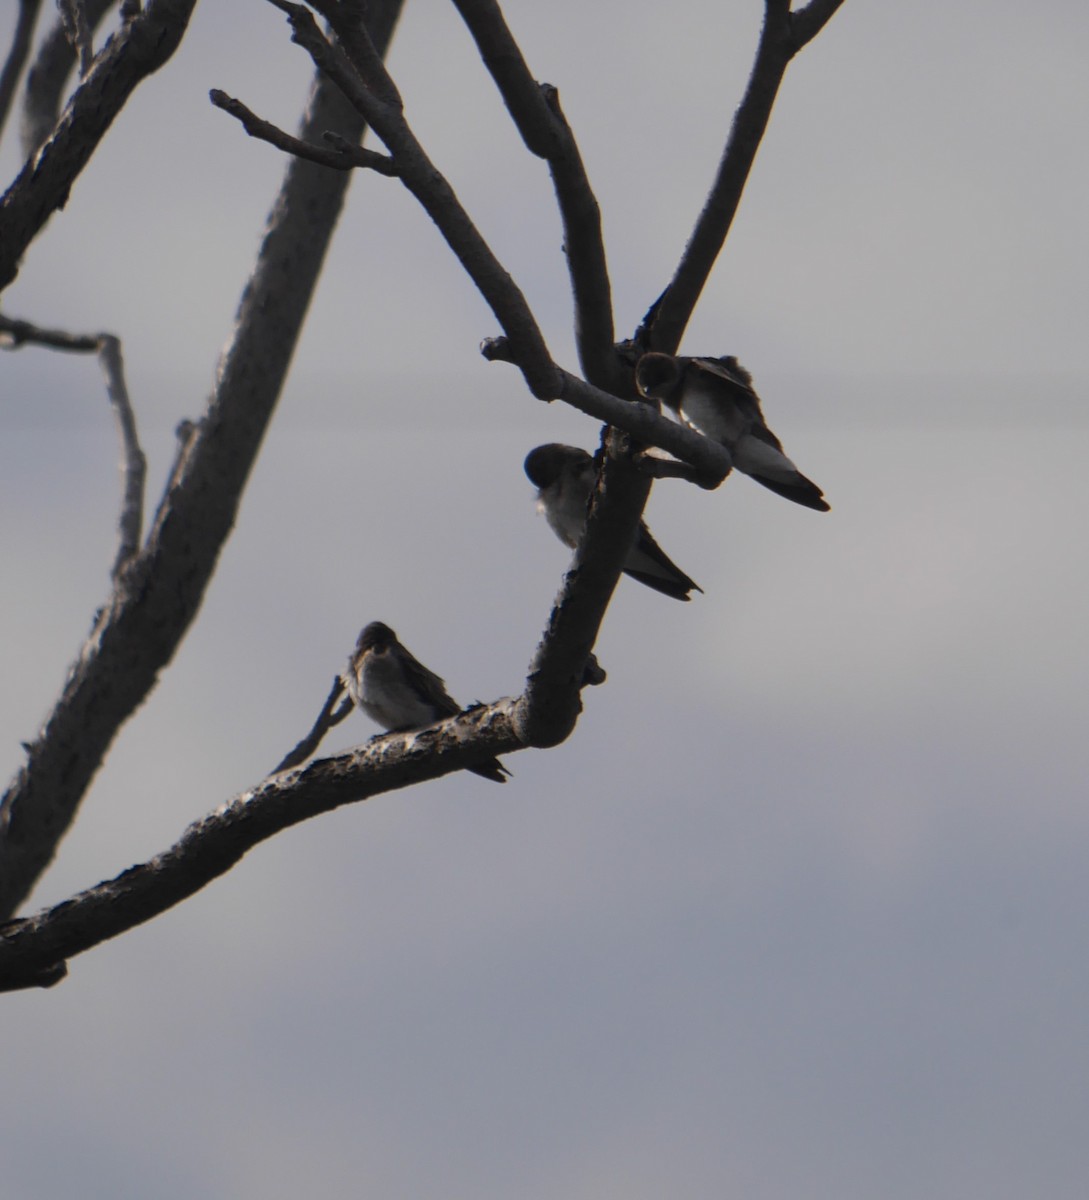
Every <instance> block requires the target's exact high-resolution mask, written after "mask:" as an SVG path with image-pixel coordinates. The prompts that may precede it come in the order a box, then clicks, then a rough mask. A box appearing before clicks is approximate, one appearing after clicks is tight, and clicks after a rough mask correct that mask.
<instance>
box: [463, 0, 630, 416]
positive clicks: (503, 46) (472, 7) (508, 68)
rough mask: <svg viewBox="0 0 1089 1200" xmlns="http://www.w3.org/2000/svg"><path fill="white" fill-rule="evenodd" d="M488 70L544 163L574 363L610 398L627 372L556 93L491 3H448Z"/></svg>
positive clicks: (592, 211)
mask: <svg viewBox="0 0 1089 1200" xmlns="http://www.w3.org/2000/svg"><path fill="white" fill-rule="evenodd" d="M454 3H455V5H456V7H457V10H458V12H459V13H461V17H462V20H463V21H464V22H465V24H466V25H467V26H468V28H469V32H470V33H471V34H472V36H473V40H474V41H475V42H476V45H477V49H478V50H479V52H480V57H481V58H482V59H483V61H484V65H485V66H486V67H487V68H488V70H489V71H490V72H491V76H492V78H493V79H494V80H495V83H496V86H497V87H498V89H499V92H500V95H501V96H502V97H503V102H504V103H505V104H506V106H507V109H508V110H509V112H510V115H511V117H512V119H513V120H514V123H515V125H516V126H517V128H518V132H519V133H520V134H521V135H522V140H523V142H525V145H526V148H527V149H528V150H529V151H530V153H532V154H536V155H537V156H538V157H539V158H543V159H545V160H546V161H547V163H548V166H549V170H550V171H551V173H552V182H553V186H554V187H555V189H556V200H557V203H558V205H559V210H560V217H561V219H562V221H563V229H564V252H565V254H566V256H567V269H568V272H569V274H570V277H571V290H572V293H573V295H574V301H575V335H576V339H577V344H578V352H579V363H580V365H581V366H582V372H583V374H584V375H585V376H586V378H587V379H588V380H589V381H590V383H593V384H595V385H596V386H597V387H600V388H603V389H605V390H606V391H609V392H614V393H616V394H617V395H624V394H625V393H624V389H625V387H626V386H627V387H630V377H628V376H627V375H626V373H625V372H624V370H623V367H622V365H621V364H620V363H619V362H618V360H617V358H616V355H615V354H614V353H613V341H614V332H613V312H612V294H611V290H610V285H609V268H608V265H607V263H606V259H605V244H604V241H603V240H602V235H601V211H600V209H599V208H598V203H597V198H596V197H595V196H594V193H593V190H592V189H591V187H590V181H589V179H588V178H587V176H586V169H585V167H584V166H583V162H582V156H581V155H580V153H579V148H578V144H577V143H576V141H575V137H574V134H573V133H572V131H571V127H570V126H569V125H568V124H567V119H566V118H565V117H564V115H563V111H562V110H561V108H560V98H559V92H558V91H557V90H556V89H555V88H554V87H552V86H551V85H549V84H543V85H539V84H538V83H537V81H536V80H535V79H534V78H533V76H532V74H531V73H530V70H529V67H528V66H527V64H526V61H525V59H524V58H523V56H522V52H521V50H520V49H519V48H518V44H517V42H516V41H515V40H514V37H513V35H512V34H511V32H510V30H509V28H508V27H507V24H506V22H505V21H504V19H503V14H502V12H501V11H500V8H499V5H498V4H497V3H496V2H495V0H454Z"/></svg>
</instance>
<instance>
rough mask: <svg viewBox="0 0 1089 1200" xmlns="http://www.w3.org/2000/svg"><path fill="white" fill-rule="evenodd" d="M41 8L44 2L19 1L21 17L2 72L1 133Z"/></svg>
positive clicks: (28, 52) (37, 0)
mask: <svg viewBox="0 0 1089 1200" xmlns="http://www.w3.org/2000/svg"><path fill="white" fill-rule="evenodd" d="M41 6H42V0H19V16H18V18H17V19H16V22H15V32H14V33H13V34H12V35H11V49H10V50H9V51H8V56H7V58H6V59H5V60H4V69H3V70H2V71H0V133H2V132H3V129H4V126H5V125H6V124H7V120H8V113H10V112H11V101H12V97H13V96H14V95H15V89H16V88H17V87H18V86H19V76H20V75H22V73H23V67H24V66H25V64H26V60H27V56H28V55H29V54H30V43H31V41H32V40H33V38H34V26H35V25H36V24H37V22H38V10H39V9H40V8H41Z"/></svg>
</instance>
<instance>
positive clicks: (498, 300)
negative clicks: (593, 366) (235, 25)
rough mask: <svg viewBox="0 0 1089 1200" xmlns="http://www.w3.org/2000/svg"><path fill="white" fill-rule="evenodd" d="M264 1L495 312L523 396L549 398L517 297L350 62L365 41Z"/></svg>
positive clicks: (541, 353)
mask: <svg viewBox="0 0 1089 1200" xmlns="http://www.w3.org/2000/svg"><path fill="white" fill-rule="evenodd" d="M269 3H270V4H273V5H275V7H276V8H279V9H280V10H281V11H283V12H285V13H287V16H288V21H289V23H290V25H291V29H292V35H291V36H292V41H294V42H296V43H297V44H298V45H300V46H302V47H303V48H304V49H305V50H306V51H307V52H308V53H309V54H310V57H311V58H312V59H313V61H314V65H315V66H316V67H317V68H318V69H319V70H322V71H324V72H325V73H326V74H327V75H328V77H329V78H330V79H332V80H333V82H334V83H336V85H337V86H338V87H339V88H340V90H341V91H342V92H343V93H344V95H345V96H346V97H347V98H348V100H349V102H350V103H351V104H352V105H353V106H354V107H355V109H356V111H357V112H358V113H360V114H361V115H362V116H363V117H364V118H365V119H366V121H367V122H368V124H369V125H370V126H371V128H372V129H373V130H374V132H375V133H376V134H377V135H378V136H379V137H380V138H381V139H382V141H383V142H384V143H385V146H386V149H387V150H388V151H389V153H390V155H391V156H392V158H393V161H394V163H395V164H396V167H397V172H398V177H399V178H400V180H401V182H402V183H403V184H404V185H405V187H406V188H408V190H409V191H410V192H411V193H412V194H413V196H415V197H416V199H417V200H418V201H419V203H420V204H421V205H422V207H423V208H424V210H425V211H426V213H427V214H428V216H429V217H430V218H431V219H432V220H433V221H434V222H435V224H436V225H437V226H438V229H439V232H440V233H441V234H442V236H443V237H444V238H445V240H446V244H447V245H448V246H449V247H450V249H451V250H452V251H453V252H454V254H455V255H456V257H457V259H458V261H459V262H460V263H461V265H462V266H463V267H464V268H465V271H466V272H467V274H468V275H469V278H470V279H471V280H472V281H473V283H474V284H475V285H476V287H477V288H478V290H479V291H480V294H481V295H482V296H483V297H484V299H485V301H486V302H487V303H488V305H489V306H490V308H491V310H492V312H493V313H495V316H496V318H497V319H498V321H499V323H500V325H501V326H502V327H503V330H504V332H505V333H506V335H507V338H508V339H509V341H510V344H511V347H512V353H513V358H514V361H515V363H516V365H517V366H518V368H519V370H521V372H522V374H523V376H524V377H525V380H526V383H527V385H528V386H529V389H530V391H531V392H532V393H533V395H535V396H537V397H538V398H539V399H550V398H552V397H553V396H554V395H555V394H556V387H557V376H556V367H555V365H554V364H553V362H552V359H551V356H550V355H549V353H548V348H547V346H546V345H545V342H544V338H543V337H542V335H541V331H540V329H539V328H538V326H537V322H536V320H535V319H534V317H533V314H532V312H531V311H530V308H529V305H528V304H527V303H526V298H525V296H523V295H522V292H521V291H520V289H519V288H518V286H517V284H515V282H514V280H513V279H512V278H511V277H510V275H509V274H508V273H507V272H506V270H504V268H503V266H502V264H501V263H500V262H499V260H498V259H497V258H496V257H495V255H494V254H493V253H492V250H491V248H490V247H489V246H488V244H487V242H486V241H485V240H484V238H483V237H481V235H480V232H479V231H478V230H477V228H476V226H475V225H474V224H473V222H472V221H471V220H470V219H469V216H468V214H467V213H466V211H465V209H464V208H462V206H461V203H460V201H459V200H458V198H457V196H456V195H455V194H454V190H453V188H451V186H450V184H449V183H448V182H447V180H446V178H445V177H444V176H443V174H442V173H441V172H440V171H439V170H438V168H437V167H436V166H435V165H434V164H433V163H432V162H431V160H430V159H429V158H428V156H427V154H426V153H425V152H424V149H423V147H422V146H421V145H420V143H419V142H418V141H417V139H416V136H415V134H414V133H413V132H412V130H411V129H410V128H409V125H408V123H407V122H406V120H405V118H404V114H403V113H402V111H401V108H400V105H399V103H398V102H396V101H395V100H391V99H389V98H388V97H389V96H390V95H392V96H394V97H396V88H395V87H394V86H393V84H392V81H389V83H388V84H387V83H386V80H388V75H386V74H385V68H384V67H383V68H381V74H380V76H379V77H378V79H377V80H376V81H374V85H373V87H372V86H369V85H368V82H365V80H366V79H367V76H368V75H370V76H371V77H372V80H374V76H375V75H376V72H377V70H378V69H377V68H376V67H375V65H374V62H373V54H372V53H371V52H370V51H369V50H368V51H366V52H364V53H363V57H362V59H361V60H360V61H355V60H354V59H351V58H349V55H348V53H346V50H348V51H350V50H351V49H352V46H354V45H357V44H359V43H365V41H366V35H365V33H364V34H357V35H356V36H355V37H354V39H353V40H352V42H351V43H350V44H346V43H344V42H338V43H337V44H335V45H334V44H333V43H331V42H330V41H329V40H328V39H327V38H326V37H325V35H324V34H323V33H322V31H321V30H320V29H319V28H318V25H317V22H316V21H315V20H314V18H313V16H312V15H311V13H310V12H309V10H307V9H306V8H304V7H303V6H302V5H300V4H290V3H286V2H285V0H269ZM320 9H321V11H322V12H323V14H325V15H327V16H328V19H329V20H330V23H331V24H334V26H335V25H336V24H337V20H336V19H335V17H336V14H337V12H338V11H339V9H338V8H334V6H332V5H329V4H324V5H321V6H320ZM326 10H328V11H326Z"/></svg>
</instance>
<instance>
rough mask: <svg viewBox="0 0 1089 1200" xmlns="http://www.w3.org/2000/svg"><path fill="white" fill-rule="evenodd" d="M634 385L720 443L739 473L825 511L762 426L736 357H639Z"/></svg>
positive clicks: (810, 486) (807, 481)
mask: <svg viewBox="0 0 1089 1200" xmlns="http://www.w3.org/2000/svg"><path fill="white" fill-rule="evenodd" d="M635 386H636V387H637V388H638V389H639V391H640V393H641V394H642V395H644V396H647V397H649V398H650V399H651V400H661V402H662V403H663V404H665V405H666V406H667V407H668V408H671V409H672V410H673V411H674V412H675V413H676V414H677V416H679V417H680V419H681V420H682V421H683V422H684V423H685V424H686V425H690V426H691V427H692V428H693V429H695V430H696V432H697V433H702V434H703V435H704V436H705V437H709V438H713V439H714V440H715V441H716V442H721V443H722V444H723V445H724V446H725V447H726V449H727V450H729V452H730V456H731V457H732V458H733V460H734V466H735V467H736V468H737V469H738V470H739V471H741V472H742V473H743V474H745V475H749V476H751V477H752V478H753V479H755V480H756V482H757V483H762V484H763V485H764V487H766V488H770V489H771V491H773V492H777V493H778V494H779V495H780V496H785V497H786V498H787V499H788V500H793V501H794V503H795V504H804V505H805V507H806V508H815V509H816V510H817V511H818V512H828V509H829V505H828V504H827V502H826V501H825V500H824V499H823V496H824V493H823V492H822V491H821V489H820V488H819V487H817V485H816V484H815V483H814V482H813V481H812V480H811V479H806V477H805V476H804V475H803V474H802V473H801V472H800V471H799V470H798V468H797V467H796V466H795V465H794V464H793V463H792V462H791V461H790V459H789V458H787V456H786V455H785V454H784V453H783V446H782V443H781V442H780V441H779V439H778V438H777V437H776V436H775V434H774V433H772V432H771V430H770V429H769V428H768V427H767V425H765V424H764V414H763V413H762V412H761V411H760V397H759V396H757V394H756V392H754V391H753V387H752V376H751V375H750V374H749V373H748V371H746V370H745V368H744V367H743V366H742V365H741V364H740V363H739V362H738V361H737V359H736V358H733V357H732V356H731V357H728V358H674V357H673V355H671V354H659V353H657V352H652V353H650V354H644V355H643V356H642V358H640V359H639V361H638V363H636V366H635Z"/></svg>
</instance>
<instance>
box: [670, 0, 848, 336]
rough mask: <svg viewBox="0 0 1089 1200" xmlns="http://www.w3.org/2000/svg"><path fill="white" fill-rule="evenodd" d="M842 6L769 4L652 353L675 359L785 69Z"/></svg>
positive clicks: (834, 1)
mask: <svg viewBox="0 0 1089 1200" xmlns="http://www.w3.org/2000/svg"><path fill="white" fill-rule="evenodd" d="M841 3H842V0H813V2H812V3H811V4H810V5H809V6H807V8H805V9H803V10H802V11H800V12H799V13H798V14H797V15H796V16H793V17H792V14H791V12H790V3H789V0H765V5H764V25H763V28H762V30H761V32H760V41H759V44H758V45H757V50H756V58H755V61H754V62H753V68H752V74H751V75H750V76H749V83H748V87H747V88H746V89H745V95H744V97H743V99H742V101H741V104H740V105H739V106H738V108H737V111H736V113H735V114H734V119H733V124H732V125H731V127H730V134H729V137H728V138H727V140H726V145H725V148H724V149H723V152H722V157H721V159H720V160H719V165H718V172H717V174H716V176H715V182H714V184H713V186H712V188H711V191H710V193H709V194H708V196H707V199H706V201H705V202H704V206H703V210H702V211H701V213H700V215H699V218H698V220H697V221H696V226H695V229H694V230H693V232H692V237H691V239H690V240H689V242H688V245H687V246H686V247H685V250H684V254H683V255H682V256H681V261H680V262H679V264H678V265H677V270H676V271H675V272H674V275H673V279H672V281H671V282H670V284H669V287H668V288H667V289H666V291H665V294H664V295H663V296H662V299H661V303H660V306H659V308H658V311H657V313H656V316H655V320H654V323H653V325H652V327H651V330H650V346H649V348H650V349H653V350H661V351H664V352H665V353H667V354H675V353H676V351H677V348H678V346H680V344H681V338H682V336H683V335H684V331H685V327H686V326H687V325H688V321H689V319H690V318H691V316H692V311H693V309H694V308H695V307H696V301H697V300H698V299H699V297H700V293H701V292H702V291H703V287H704V284H705V283H706V282H707V279H708V276H709V275H710V274H711V269H712V267H713V266H714V265H715V260H716V259H717V258H718V254H719V251H720V250H721V249H722V246H723V243H724V242H725V240H726V235H727V234H728V233H729V231H730V225H731V224H732V223H733V219H734V214H735V213H736V212H737V209H738V205H739V204H740V203H741V193H742V192H743V191H744V188H745V184H746V182H747V180H748V178H749V172H750V171H751V170H752V164H753V161H754V160H755V158H756V151H757V149H758V148H759V146H760V142H761V139H762V138H763V136H764V131H765V130H766V129H767V125H768V119H769V117H770V116H771V109H772V105H773V104H774V103H775V97H776V95H777V94H778V91H779V85H780V83H781V82H782V80H783V75H784V73H785V72H786V69H787V66H788V64H789V63H790V60H791V58H793V56H794V55H795V54H796V53H797V51H798V50H800V49H801V47H802V46H803V45H804V44H805V42H807V41H809V40H810V39H811V38H812V37H814V36H815V35H816V33H817V32H818V31H819V29H820V28H821V27H822V26H823V25H824V24H825V22H827V21H828V19H829V18H830V17H831V16H832V14H833V13H834V12H835V10H836V8H838V7H839V4H841ZM792 21H794V22H796V23H798V22H800V26H801V34H799V33H798V31H797V30H796V29H792ZM802 35H804V36H802Z"/></svg>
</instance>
